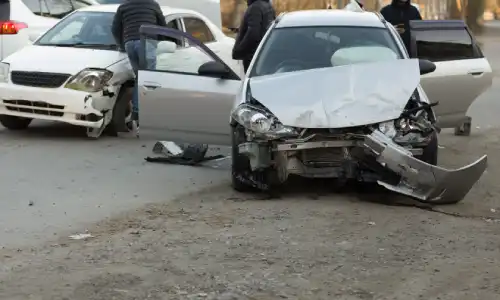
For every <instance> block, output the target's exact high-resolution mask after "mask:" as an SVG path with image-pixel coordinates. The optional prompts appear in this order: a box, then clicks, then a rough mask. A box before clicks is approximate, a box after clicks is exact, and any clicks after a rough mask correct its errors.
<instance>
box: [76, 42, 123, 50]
mask: <svg viewBox="0 0 500 300" xmlns="http://www.w3.org/2000/svg"><path fill="white" fill-rule="evenodd" d="M72 46H73V47H76V48H102V49H118V45H116V44H86V43H76V44H72Z"/></svg>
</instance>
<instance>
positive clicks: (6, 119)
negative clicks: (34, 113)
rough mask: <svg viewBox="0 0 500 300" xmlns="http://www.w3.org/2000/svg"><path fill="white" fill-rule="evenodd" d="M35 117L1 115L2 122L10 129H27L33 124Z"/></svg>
mask: <svg viewBox="0 0 500 300" xmlns="http://www.w3.org/2000/svg"><path fill="white" fill-rule="evenodd" d="M31 121H33V119H29V118H23V117H16V116H8V115H0V124H2V126H3V127H5V128H7V129H9V130H25V129H26V128H28V126H29V125H30V124H31Z"/></svg>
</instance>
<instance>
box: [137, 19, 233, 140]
mask: <svg viewBox="0 0 500 300" xmlns="http://www.w3.org/2000/svg"><path fill="white" fill-rule="evenodd" d="M178 40H183V41H184V43H181V44H182V45H184V46H183V47H181V48H179V47H176V45H175V43H174V42H175V41H178ZM140 53H141V54H140V56H141V57H140V68H139V74H138V85H139V114H140V118H139V119H140V126H141V137H143V136H146V137H147V138H150V137H151V138H155V139H157V140H162V141H175V142H186V143H196V144H215V145H230V142H231V136H230V127H229V115H230V113H231V110H232V108H233V106H234V102H235V97H236V93H238V92H239V90H240V87H241V80H240V78H239V76H238V75H237V74H236V73H235V72H234V71H233V70H232V69H231V68H229V67H228V66H227V65H226V64H225V63H224V62H223V61H222V60H221V59H220V58H219V57H218V56H217V55H216V54H214V53H213V52H212V51H211V50H210V49H209V48H207V47H206V46H205V45H203V44H202V43H201V42H199V41H198V40H197V39H196V38H194V37H192V36H190V35H189V34H187V33H184V32H181V31H178V30H175V29H170V28H164V27H158V26H142V27H141V49H140ZM214 70H215V71H214ZM221 70H222V72H221ZM221 73H222V74H223V75H221Z"/></svg>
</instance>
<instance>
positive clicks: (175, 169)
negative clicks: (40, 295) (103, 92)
mask: <svg viewBox="0 0 500 300" xmlns="http://www.w3.org/2000/svg"><path fill="white" fill-rule="evenodd" d="M483 49H484V52H485V54H486V55H487V57H488V58H489V59H490V61H491V63H492V65H493V67H494V69H499V70H500V40H498V41H497V40H496V39H487V40H485V44H484V47H483ZM499 93H500V77H499V78H498V79H495V82H494V86H493V87H492V89H491V90H490V91H488V92H487V93H485V94H484V95H482V96H481V97H480V99H479V100H478V101H477V102H476V103H475V104H474V105H473V106H472V107H471V109H470V113H469V115H470V116H472V118H473V122H474V125H473V126H474V127H479V128H482V129H485V128H490V127H500V118H499V117H498V112H499V111H500V101H498V99H497V95H499ZM0 141H1V142H0V165H1V168H0V179H1V181H0V182H1V185H0V187H1V189H0V247H9V248H12V247H21V246H29V245H33V244H37V243H39V242H43V241H46V240H50V239H52V238H53V237H54V236H55V235H56V234H73V233H81V232H83V231H84V230H85V227H86V225H90V224H92V223H94V222H96V221H99V220H102V219H105V218H108V217H110V216H116V215H118V214H120V213H122V212H127V211H129V210H131V209H135V208H139V207H141V206H142V205H143V204H146V203H155V202H166V201H169V200H170V199H173V198H175V197H176V196H178V195H179V194H183V193H185V192H190V191H197V190H200V189H202V188H204V187H207V186H209V185H214V184H218V183H222V182H224V181H228V180H229V174H228V172H227V163H224V162H222V163H221V164H220V165H216V166H217V168H192V167H182V166H173V165H162V164H151V163H146V162H145V161H144V157H146V156H147V155H149V154H150V153H151V147H152V145H153V143H154V141H152V140H150V141H145V140H137V139H134V138H126V137H123V138H104V139H101V140H98V141H92V140H88V139H86V138H85V137H84V134H83V133H82V132H81V131H80V130H78V129H76V128H72V127H68V126H64V125H52V124H43V123H41V124H36V123H34V124H33V126H32V127H31V128H30V130H29V131H27V132H23V133H13V132H8V131H6V130H3V129H0ZM478 155H479V153H478Z"/></svg>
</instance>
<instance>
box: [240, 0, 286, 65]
mask: <svg viewBox="0 0 500 300" xmlns="http://www.w3.org/2000/svg"><path fill="white" fill-rule="evenodd" d="M247 3H248V8H247V10H246V12H245V15H244V16H243V20H242V21H241V25H240V28H239V32H238V36H237V37H236V41H235V43H234V48H233V59H238V60H243V61H244V62H245V61H246V62H249V61H251V60H252V57H253V55H254V54H255V51H256V50H257V47H258V46H259V44H260V41H261V40H262V38H263V37H264V34H265V33H266V31H267V29H268V28H269V25H271V23H272V22H273V21H274V19H275V18H276V12H275V11H274V8H273V6H272V5H271V3H269V0H247Z"/></svg>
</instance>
